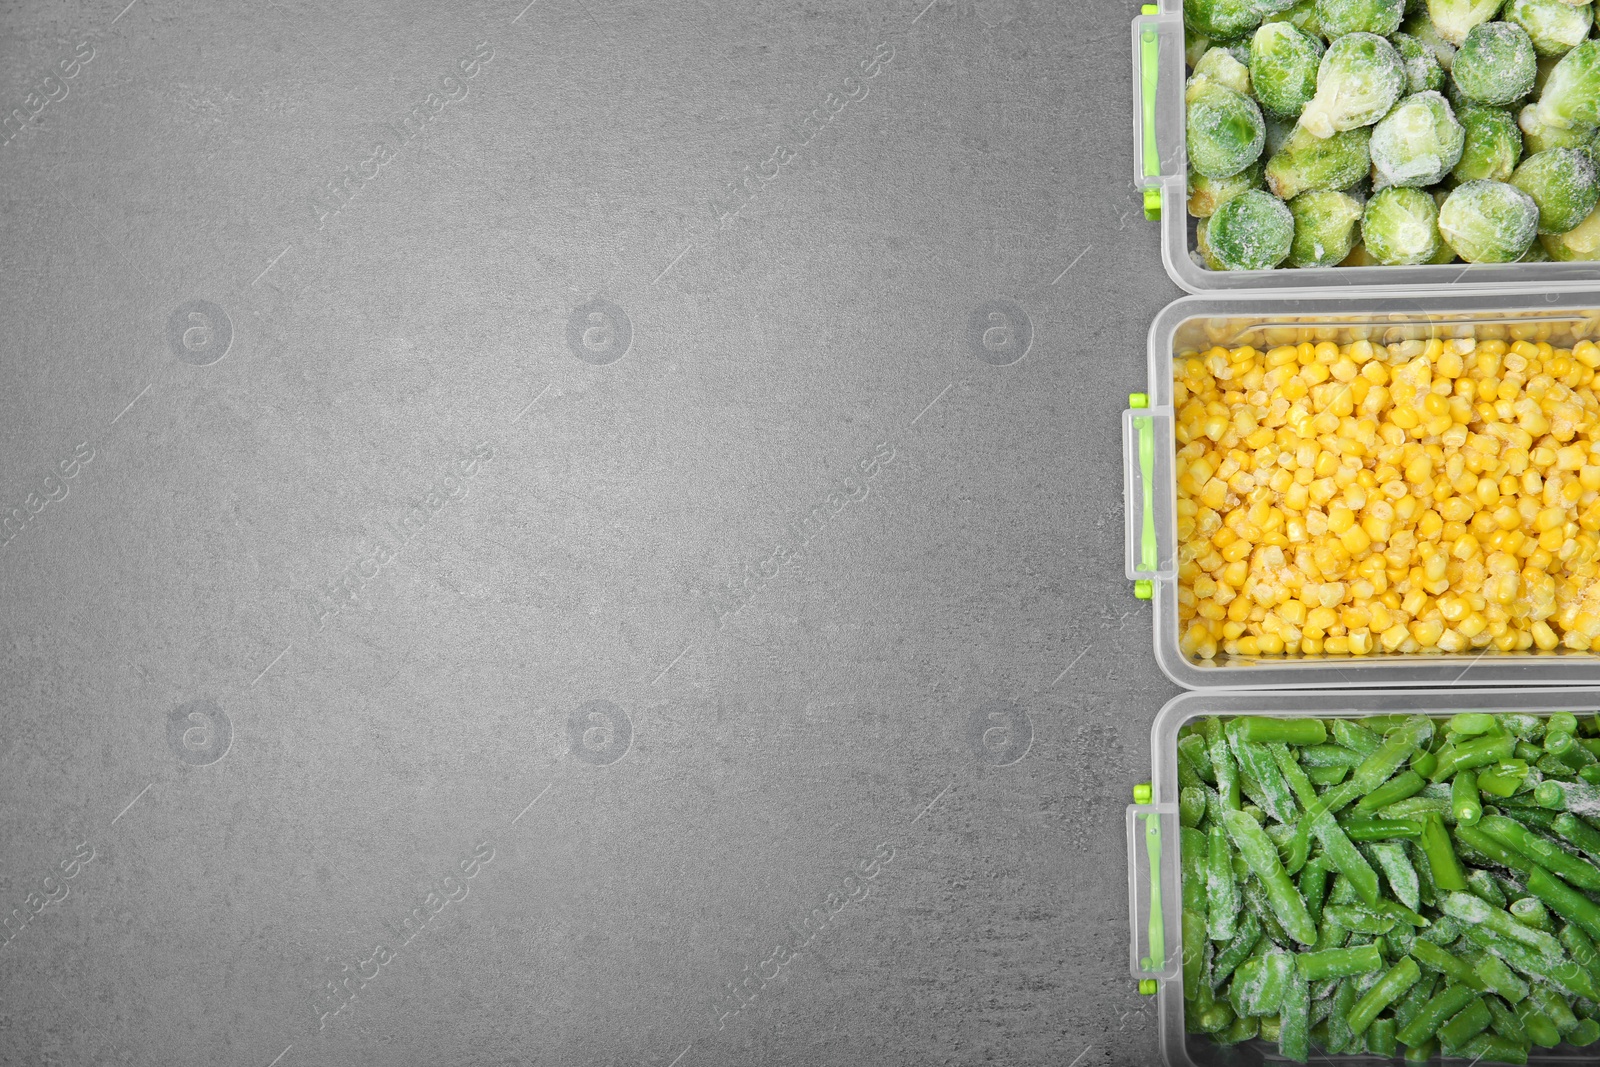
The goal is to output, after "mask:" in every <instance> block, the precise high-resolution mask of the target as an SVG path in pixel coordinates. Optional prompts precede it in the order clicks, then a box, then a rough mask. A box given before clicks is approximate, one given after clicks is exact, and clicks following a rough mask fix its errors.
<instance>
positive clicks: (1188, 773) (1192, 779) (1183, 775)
mask: <svg viewBox="0 0 1600 1067" xmlns="http://www.w3.org/2000/svg"><path fill="white" fill-rule="evenodd" d="M1204 786H1205V783H1204V782H1202V781H1201V780H1200V775H1199V773H1198V772H1197V771H1196V770H1195V769H1194V764H1192V763H1190V762H1189V760H1188V759H1187V758H1186V757H1185V756H1184V754H1183V751H1182V750H1181V749H1180V750H1179V752H1178V788H1179V789H1180V790H1184V789H1198V788H1203V787H1204ZM1180 795H1181V793H1180Z"/></svg>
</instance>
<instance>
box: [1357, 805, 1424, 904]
mask: <svg viewBox="0 0 1600 1067" xmlns="http://www.w3.org/2000/svg"><path fill="white" fill-rule="evenodd" d="M1421 832H1422V826H1421V824H1420V823H1418V825H1417V834H1416V835H1414V836H1420V835H1421ZM1407 836H1413V835H1407ZM1368 851H1369V852H1370V854H1371V855H1372V856H1373V857H1374V858H1375V859H1377V861H1378V867H1379V868H1380V869H1381V870H1382V871H1383V876H1384V879H1385V880H1386V881H1387V882H1388V883H1389V890H1390V892H1392V893H1393V894H1394V895H1395V896H1396V897H1398V898H1400V903H1402V904H1404V905H1405V906H1406V907H1407V908H1410V909H1411V910H1412V911H1416V909H1417V908H1418V907H1420V906H1421V904H1422V901H1421V899H1420V897H1419V885H1418V881H1417V872H1416V869H1415V868H1414V867H1412V866H1411V861H1410V860H1409V859H1407V858H1406V849H1405V846H1404V845H1401V844H1398V843H1396V842H1393V841H1383V842H1377V843H1375V844H1373V845H1371V846H1369V848H1368Z"/></svg>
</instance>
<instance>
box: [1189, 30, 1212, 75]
mask: <svg viewBox="0 0 1600 1067" xmlns="http://www.w3.org/2000/svg"><path fill="white" fill-rule="evenodd" d="M1210 48H1211V38H1209V37H1207V36H1206V35H1205V34H1203V33H1195V32H1194V31H1193V30H1186V31H1184V34H1183V61H1184V63H1186V64H1188V65H1189V66H1191V67H1193V66H1194V65H1195V64H1196V63H1198V62H1200V57H1201V56H1203V55H1205V54H1206V52H1207V50H1209V49H1210Z"/></svg>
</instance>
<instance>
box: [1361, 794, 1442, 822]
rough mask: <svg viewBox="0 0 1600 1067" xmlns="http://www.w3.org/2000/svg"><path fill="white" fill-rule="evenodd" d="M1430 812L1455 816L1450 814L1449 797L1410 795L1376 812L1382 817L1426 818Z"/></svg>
mask: <svg viewBox="0 0 1600 1067" xmlns="http://www.w3.org/2000/svg"><path fill="white" fill-rule="evenodd" d="M1429 812H1435V813H1437V814H1438V815H1439V816H1440V817H1451V818H1453V816H1450V800H1449V798H1448V797H1424V796H1415V797H1408V798H1407V799H1405V800H1400V801H1396V802H1395V803H1393V804H1390V805H1388V806H1387V807H1382V808H1379V809H1378V810H1377V811H1376V812H1375V813H1374V814H1376V815H1377V817H1378V818H1380V819H1426V818H1427V816H1428V813H1429Z"/></svg>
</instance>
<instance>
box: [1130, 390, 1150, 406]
mask: <svg viewBox="0 0 1600 1067" xmlns="http://www.w3.org/2000/svg"><path fill="white" fill-rule="evenodd" d="M1128 406H1129V407H1130V408H1147V407H1149V406H1150V394H1149V393H1129V394H1128Z"/></svg>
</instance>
